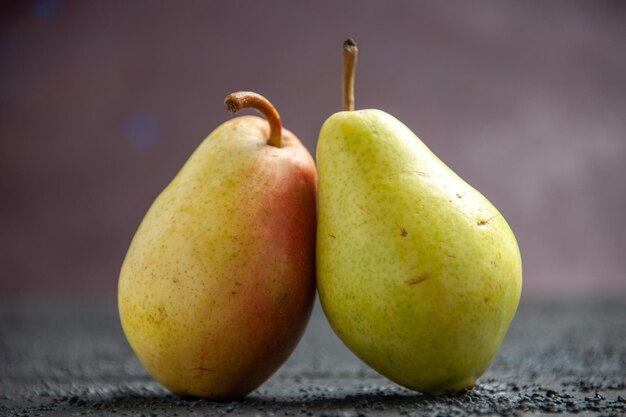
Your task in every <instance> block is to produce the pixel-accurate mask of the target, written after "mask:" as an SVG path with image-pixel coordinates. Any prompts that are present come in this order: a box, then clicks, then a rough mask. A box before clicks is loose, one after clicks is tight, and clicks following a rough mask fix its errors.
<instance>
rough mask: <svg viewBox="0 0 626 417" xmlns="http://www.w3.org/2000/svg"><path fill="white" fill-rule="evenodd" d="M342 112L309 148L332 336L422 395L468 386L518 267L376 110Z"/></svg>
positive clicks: (496, 336)
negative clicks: (313, 149)
mask: <svg viewBox="0 0 626 417" xmlns="http://www.w3.org/2000/svg"><path fill="white" fill-rule="evenodd" d="M356 51H357V50H356V44H355V43H354V41H352V40H350V39H349V40H347V41H346V42H345V43H344V57H345V60H344V69H345V74H344V81H345V82H344V109H345V110H346V111H342V112H339V113H336V114H334V115H332V116H331V117H329V118H328V120H326V122H325V123H324V125H323V126H322V128H321V132H320V135H319V141H318V147H317V164H318V229H317V252H316V256H317V285H318V292H319V297H320V300H321V304H322V306H323V309H324V312H325V314H326V316H327V318H328V320H329V322H330V324H331V326H332V327H333V329H334V330H335V332H336V333H337V335H338V336H339V338H340V339H341V340H342V341H343V342H344V343H345V344H346V345H347V346H348V347H349V348H350V349H351V350H352V351H353V352H354V353H355V354H356V355H357V356H358V357H360V358H361V359H362V360H363V361H364V362H365V363H367V364H368V365H370V366H371V367H372V368H374V369H375V370H376V371H378V372H379V373H381V374H382V375H384V376H386V377H387V378H389V379H391V380H392V381H395V382H396V383H398V384H400V385H403V386H404V387H406V388H409V389H412V390H416V391H421V392H425V393H430V394H435V395H436V394H441V393H451V392H457V391H460V390H463V389H467V388H470V387H472V386H473V385H474V383H475V381H476V379H477V378H478V377H480V376H481V375H482V374H483V373H484V372H485V370H486V369H487V368H488V367H489V364H490V363H491V361H492V360H493V358H494V356H495V354H496V352H497V351H498V349H499V346H500V344H501V343H502V340H503V338H504V336H505V334H506V332H507V329H508V327H509V325H510V323H511V320H512V319H513V316H514V314H515V311H516V309H517V305H518V302H519V298H520V292H521V284H522V264H521V258H520V252H519V249H518V245H517V242H516V240H515V236H514V235H513V232H512V231H511V229H510V228H509V226H508V225H507V223H506V221H505V220H504V218H503V217H502V215H501V214H500V213H499V212H498V210H497V209H496V208H495V207H494V206H493V205H492V204H491V203H490V202H489V201H488V200H487V199H486V198H485V197H483V196H482V195H481V194H480V193H479V192H478V191H476V190H475V189H474V188H472V187H471V186H470V185H469V184H467V183H466V182H465V181H463V179H461V178H460V177H459V176H458V175H456V174H455V173H454V172H453V171H452V170H451V169H450V168H449V167H447V166H446V165H445V164H444V163H443V162H442V161H441V160H440V159H439V158H437V156H435V155H434V154H433V153H432V152H431V151H430V150H429V149H428V148H427V147H426V145H425V144H424V143H423V142H422V141H421V140H420V139H418V137H417V136H416V135H415V134H414V133H413V132H412V131H411V130H410V129H409V128H408V127H406V126H405V125H404V124H402V123H401V122H400V121H399V120H397V119H396V118H394V117H393V116H391V115H389V114H387V113H385V112H383V111H380V110H374V109H370V110H359V111H353V109H354V87H353V82H354V68H355V65H356Z"/></svg>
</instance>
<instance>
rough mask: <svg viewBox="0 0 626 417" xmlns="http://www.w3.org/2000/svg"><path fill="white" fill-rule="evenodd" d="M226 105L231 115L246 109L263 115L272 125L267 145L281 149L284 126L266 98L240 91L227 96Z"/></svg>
mask: <svg viewBox="0 0 626 417" xmlns="http://www.w3.org/2000/svg"><path fill="white" fill-rule="evenodd" d="M224 105H225V106H226V109H227V110H228V111H229V112H231V113H236V112H238V111H239V110H241V109H245V108H253V109H255V110H257V111H258V112H259V113H261V114H262V115H263V117H265V118H266V119H267V122H268V123H269V125H270V137H269V139H268V140H267V144H268V145H271V146H276V147H277V148H280V144H281V140H282V130H283V126H282V123H281V122H280V116H279V114H278V112H277V111H276V109H275V108H274V106H272V103H270V102H269V101H268V100H267V99H266V98H265V97H263V96H262V95H260V94H257V93H253V92H251V91H238V92H236V93H231V94H229V95H227V96H226V98H225V99H224Z"/></svg>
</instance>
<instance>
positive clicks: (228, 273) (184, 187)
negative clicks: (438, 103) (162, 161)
mask: <svg viewBox="0 0 626 417" xmlns="http://www.w3.org/2000/svg"><path fill="white" fill-rule="evenodd" d="M225 103H226V106H227V107H228V109H229V110H231V111H233V112H234V111H237V110H238V109H240V108H243V107H251V108H256V109H257V110H259V111H260V112H261V113H263V115H264V116H265V117H266V118H267V121H266V120H264V119H262V118H259V117H256V116H243V117H238V118H235V119H232V120H230V121H227V122H225V123H224V124H222V125H221V126H219V127H218V128H217V129H215V130H214V131H213V132H212V133H211V134H210V135H209V136H208V137H207V138H206V139H205V140H204V141H203V142H202V144H201V145H200V146H199V147H198V148H197V149H196V151H195V152H194V153H193V154H192V155H191V157H190V158H189V160H188V161H187V162H186V163H185V165H184V166H183V167H182V169H181V170H180V172H179V173H178V175H176V177H175V178H174V180H173V181H172V182H171V183H170V184H169V185H168V186H167V188H165V190H163V192H162V193H161V194H160V195H159V196H158V198H157V199H156V200H155V201H154V203H153V204H152V206H151V207H150V209H149V211H148V213H147V214H146V216H145V218H144V219H143V221H142V222H141V225H140V226H139V229H138V230H137V232H136V234H135V236H134V238H133V240H132V243H131V245H130V248H129V249H128V254H127V255H126V258H125V260H124V263H123V266H122V269H121V273H120V278H119V288H118V302H119V314H120V318H121V322H122V326H123V329H124V332H125V334H126V337H127V339H128V341H129V343H130V345H131V347H132V349H133V350H134V352H135V353H136V355H137V357H138V358H139V360H140V361H141V363H142V364H143V365H144V367H145V368H146V369H147V371H148V372H149V373H150V374H151V375H152V376H153V377H154V378H155V379H156V380H157V381H159V382H160V383H161V384H162V385H164V386H165V387H166V388H168V389H169V390H171V391H173V392H174V393H177V394H185V395H193V396H199V397H205V398H209V399H230V398H240V397H243V396H245V395H246V394H248V393H249V392H251V391H252V390H254V389H255V388H257V387H258V386H259V385H260V384H262V383H263V382H264V381H265V380H266V379H267V378H269V376H270V375H271V374H272V373H273V372H274V371H275V370H276V369H277V368H278V367H279V366H280V365H281V364H282V363H283V362H284V361H285V360H286V359H287V357H288V356H289V354H290V353H291V352H292V351H293V349H294V347H295V346H296V344H297V342H298V340H299V339H300V337H301V335H302V333H303V331H304V329H305V327H306V323H307V321H308V318H309V316H310V313H311V308H312V303H313V300H314V297H315V230H316V170H315V165H314V162H313V159H312V157H311V155H310V154H309V152H308V151H307V150H306V148H305V147H304V146H303V145H302V143H301V142H300V141H299V140H298V138H297V137H296V136H295V135H294V134H292V133H291V132H289V131H288V130H286V129H283V128H282V126H281V121H280V117H279V116H278V113H277V112H276V110H275V109H274V108H273V107H272V105H271V104H270V103H269V102H268V101H267V100H266V99H265V98H263V97H261V96H259V95H258V94H254V93H248V92H240V93H233V94H231V95H230V96H228V97H227V98H226V101H225Z"/></svg>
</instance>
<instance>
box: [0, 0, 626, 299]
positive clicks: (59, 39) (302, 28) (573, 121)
mask: <svg viewBox="0 0 626 417" xmlns="http://www.w3.org/2000/svg"><path fill="white" fill-rule="evenodd" d="M0 11H1V15H0V295H8V296H14V295H19V294H24V293H40V294H68V293H69V294H91V295H93V294H97V295H104V296H107V297H109V296H110V297H113V296H114V294H115V291H116V286H117V274H118V272H119V267H120V264H121V262H122V259H123V257H124V254H125V252H126V249H127V247H128V244H129V242H130V239H131V238H132V236H133V234H134V232H135V229H136V228H137V226H138V224H139V222H140V220H141V219H142V217H143V215H144V213H145V212H146V210H147V208H148V207H149V205H150V204H151V202H152V200H153V199H154V198H155V197H156V195H157V194H158V193H159V192H160V191H161V190H162V189H163V187H164V186H165V185H167V183H168V182H169V181H170V180H171V179H172V177H173V176H174V175H175V174H176V172H177V171H178V170H179V168H180V167H181V165H182V164H183V163H184V161H185V160H186V158H187V157H188V156H189V155H190V154H191V152H192V151H193V150H194V148H195V147H196V146H197V145H198V144H199V143H200V141H201V140H202V139H203V138H204V137H205V136H206V135H207V134H208V133H209V132H210V131H211V130H212V129H214V128H215V127H216V126H217V125H218V124H219V123H221V122H223V121H225V120H227V119H229V118H230V117H231V115H230V114H228V113H227V112H226V111H225V110H224V108H223V104H222V100H223V98H224V96H225V95H226V94H227V93H230V92H232V91H236V90H253V91H257V92H259V93H261V94H263V95H265V96H266V97H268V98H269V99H270V100H271V101H272V102H273V103H274V105H275V106H276V107H277V109H278V111H279V112H280V114H281V116H282V119H283V121H284V124H285V126H286V127H287V128H289V129H291V130H292V131H294V132H295V133H296V134H297V135H298V136H299V137H300V138H301V139H302V140H303V141H304V142H305V143H306V145H307V146H308V148H309V149H310V150H311V151H312V152H314V149H315V144H316V141H317V134H318V131H319V128H320V126H321V124H322V122H323V121H324V120H325V119H326V118H327V117H328V116H329V115H330V114H332V113H333V112H335V111H337V110H339V109H340V86H341V81H340V65H341V43H342V41H343V40H344V39H345V38H346V37H347V36H352V37H354V38H355V39H356V40H357V42H358V43H359V47H360V57H359V66H358V70H357V71H358V72H357V92H356V96H357V108H368V107H375V108H380V109H383V110H385V111H387V112H389V113H391V114H393V115H395V116H396V117H398V118H399V119H400V120H402V121H404V123H406V124H407V125H408V126H409V127H410V128H412V129H413V130H414V131H415V132H416V133H417V134H418V135H419V136H420V137H421V138H422V140H424V141H425V142H426V144H427V145H428V146H429V147H431V149H432V150H433V151H434V152H435V153H436V154H438V155H439V156H440V157H441V158H442V159H443V160H444V161H445V162H446V163H447V164H448V165H449V166H451V167H452V168H453V169H454V170H455V171H456V172H457V173H458V174H460V175H461V176H462V177H463V178H465V179H466V180H467V181H468V182H469V183H470V184H472V185H473V186H474V187H476V188H477V189H479V190H480V191H481V192H482V193H483V194H485V195H486V196H487V197H488V198H489V199H490V200H491V201H492V202H493V203H494V204H495V205H496V206H497V207H498V208H499V209H500V211H501V212H502V213H503V215H504V216H505V218H506V219H507V220H508V222H509V224H510V225H511V227H512V228H513V230H514V231H515V233H516V235H517V237H518V240H519V244H520V247H521V251H522V256H523V260H524V295H523V296H524V297H528V298H533V297H548V298H559V297H588V296H589V297H591V296H623V295H625V294H626V274H625V273H624V271H625V270H626V221H624V216H625V215H626V175H625V174H624V171H625V164H626V47H625V45H626V24H625V23H626V3H624V2H618V1H595V2H578V1H552V2H540V1H530V2H526V1H524V2H523V1H472V2H464V1H447V2H434V1H429V2H425V1H420V2H415V1H396V2H375V1H362V2H347V1H345V2H335V1H315V2H293V1H281V2H258V1H231V2H209V1H138V0H136V1H89V2H87V1H82V2H79V1H62V0H39V1H19V0H14V1H4V2H2V5H1V6H0Z"/></svg>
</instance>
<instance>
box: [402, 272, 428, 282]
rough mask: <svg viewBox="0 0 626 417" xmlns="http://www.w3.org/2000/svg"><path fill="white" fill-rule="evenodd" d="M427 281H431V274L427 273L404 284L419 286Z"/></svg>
mask: <svg viewBox="0 0 626 417" xmlns="http://www.w3.org/2000/svg"><path fill="white" fill-rule="evenodd" d="M427 279H430V274H429V273H428V272H426V273H425V274H422V275H420V276H419V277H417V278H411V279H407V280H406V281H404V282H405V283H406V285H417V284H421V283H422V282H424V281H426V280H427Z"/></svg>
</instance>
